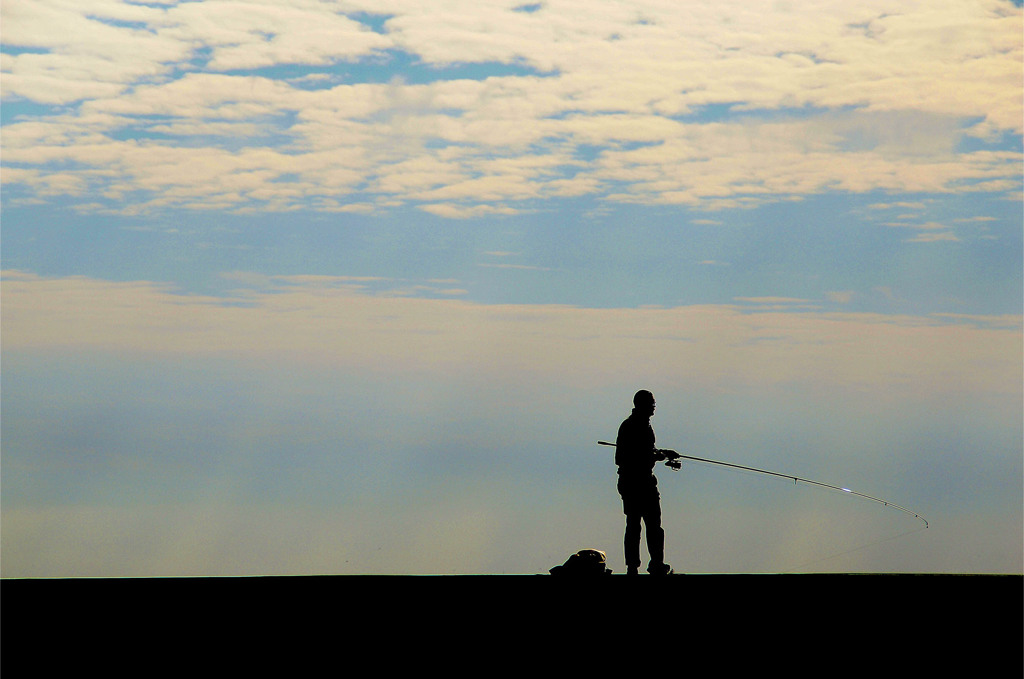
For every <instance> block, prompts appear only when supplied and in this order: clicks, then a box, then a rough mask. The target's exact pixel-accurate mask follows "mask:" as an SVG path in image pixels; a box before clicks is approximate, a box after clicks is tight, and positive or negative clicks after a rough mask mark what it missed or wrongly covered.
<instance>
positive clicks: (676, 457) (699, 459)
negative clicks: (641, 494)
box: [597, 441, 928, 530]
mask: <svg viewBox="0 0 1024 679" xmlns="http://www.w3.org/2000/svg"><path fill="white" fill-rule="evenodd" d="M597 443H598V445H601V446H611V447H612V448H614V447H615V444H614V443H609V442H608V441H598V442H597ZM655 452H659V453H663V454H665V455H667V456H669V457H668V462H678V460H692V461H694V462H704V463H705V464H713V465H718V466H721V467H728V468H731V469H741V470H743V471H748V472H756V473H758V474H767V475H769V476H777V477H779V478H783V479H790V480H792V481H793V483H794V484H799V483H805V484H807V485H811V486H818V487H819V488H827V489H829V490H837V491H840V492H843V493H847V494H849V495H853V496H856V497H859V498H862V499H865V500H871V501H872V502H877V503H879V504H881V505H884V506H886V507H891V508H893V509H896V510H899V511H901V512H903V513H904V514H909V515H911V516H913V517H914V518H915V519H918V520H920V521H921V522H922V523H923V524H924V528H927V527H928V521H927V519H925V518H924V517H923V516H921V515H920V514H918V513H917V512H915V511H913V510H912V509H907V508H906V507H903V506H900V505H898V504H896V503H895V502H890V501H889V500H884V499H882V498H880V497H875V496H873V495H867V494H865V493H859V492H857V491H855V490H851V489H850V488H844V487H843V486H837V485H833V484H831V483H824V482H822V481H815V480H813V479H805V478H803V477H801V476H794V475H793V474H783V473H781V472H773V471H769V470H767V469H758V468H757V467H748V466H746V465H742V464H734V463H732V462H721V461H719V460H709V459H707V458H704V457H694V456H692V455H681V454H679V453H677V452H675V451H674V450H667V449H663V448H656V449H655ZM668 462H667V463H666V464H668ZM671 468H672V469H673V470H678V468H679V467H678V466H676V465H672V466H671ZM919 530H924V529H923V528H922V529H919Z"/></svg>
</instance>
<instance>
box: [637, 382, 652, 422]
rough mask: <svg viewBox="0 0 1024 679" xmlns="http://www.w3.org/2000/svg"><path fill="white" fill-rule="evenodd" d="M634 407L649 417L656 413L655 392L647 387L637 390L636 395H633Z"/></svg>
mask: <svg viewBox="0 0 1024 679" xmlns="http://www.w3.org/2000/svg"><path fill="white" fill-rule="evenodd" d="M633 407H634V408H635V409H636V411H637V413H639V414H642V415H646V416H647V417H650V416H651V415H654V408H655V405H654V394H652V393H651V392H649V391H647V390H646V389H641V390H640V391H638V392H636V395H634V396H633Z"/></svg>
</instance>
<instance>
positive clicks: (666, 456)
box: [654, 448, 682, 460]
mask: <svg viewBox="0 0 1024 679" xmlns="http://www.w3.org/2000/svg"><path fill="white" fill-rule="evenodd" d="M654 454H655V455H657V456H658V459H659V460H678V459H679V458H680V457H682V455H680V454H679V453H677V452H676V451H674V450H669V449H668V448H655V449H654Z"/></svg>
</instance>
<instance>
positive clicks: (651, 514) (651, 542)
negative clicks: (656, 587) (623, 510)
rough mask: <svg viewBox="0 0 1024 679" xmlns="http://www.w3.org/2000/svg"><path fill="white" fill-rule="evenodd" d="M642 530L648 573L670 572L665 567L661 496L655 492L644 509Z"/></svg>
mask: <svg viewBox="0 0 1024 679" xmlns="http://www.w3.org/2000/svg"><path fill="white" fill-rule="evenodd" d="M644 528H645V529H646V531H647V552H648V554H650V556H651V562H650V563H649V564H648V565H647V572H648V573H658V574H661V573H664V572H665V571H666V570H670V569H669V568H668V567H667V566H666V565H665V530H664V529H663V528H662V527H661V496H660V494H659V493H658V492H657V491H655V492H654V493H653V494H652V495H651V496H650V497H649V498H648V500H647V503H646V506H645V507H644Z"/></svg>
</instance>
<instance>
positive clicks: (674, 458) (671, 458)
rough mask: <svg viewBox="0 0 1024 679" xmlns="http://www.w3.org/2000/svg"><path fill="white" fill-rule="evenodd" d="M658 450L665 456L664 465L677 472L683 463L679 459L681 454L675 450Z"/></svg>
mask: <svg viewBox="0 0 1024 679" xmlns="http://www.w3.org/2000/svg"><path fill="white" fill-rule="evenodd" d="M658 452H659V453H660V454H661V455H663V456H664V457H665V466H666V467H668V468H669V469H671V470H672V471H674V472H677V471H679V470H680V469H682V468H683V463H682V461H681V460H680V459H679V458H680V457H682V456H681V455H680V454H679V453H677V452H676V451H674V450H667V449H664V448H661V449H659V450H658Z"/></svg>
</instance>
